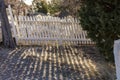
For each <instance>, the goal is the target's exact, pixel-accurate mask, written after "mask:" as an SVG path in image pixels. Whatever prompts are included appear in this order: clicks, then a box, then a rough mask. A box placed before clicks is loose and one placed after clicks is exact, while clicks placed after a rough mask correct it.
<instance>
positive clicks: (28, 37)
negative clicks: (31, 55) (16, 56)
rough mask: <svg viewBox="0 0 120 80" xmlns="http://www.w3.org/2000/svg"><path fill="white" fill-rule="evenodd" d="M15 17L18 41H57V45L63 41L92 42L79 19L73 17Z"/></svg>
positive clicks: (33, 42)
mask: <svg viewBox="0 0 120 80" xmlns="http://www.w3.org/2000/svg"><path fill="white" fill-rule="evenodd" d="M17 19H18V20H16V21H18V26H16V29H17V36H19V39H20V40H19V41H22V40H25V41H26V42H27V41H28V42H29V41H30V44H37V42H43V41H44V42H51V41H52V42H53V41H54V42H56V41H57V42H58V43H59V45H62V44H63V42H72V43H73V44H77V43H78V42H82V43H83V44H85V43H86V42H87V43H90V42H92V41H91V40H90V39H88V38H87V37H86V36H87V34H86V31H84V30H82V28H81V26H80V25H79V20H77V19H75V18H67V17H66V18H62V19H60V18H58V17H50V16H39V17H35V16H29V17H28V16H18V18H17ZM36 41H37V42H36ZM18 43H20V42H18Z"/></svg>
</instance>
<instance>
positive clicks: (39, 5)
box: [36, 1, 48, 14]
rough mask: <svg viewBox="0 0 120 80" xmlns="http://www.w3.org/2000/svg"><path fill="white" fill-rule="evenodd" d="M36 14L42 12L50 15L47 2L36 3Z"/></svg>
mask: <svg viewBox="0 0 120 80" xmlns="http://www.w3.org/2000/svg"><path fill="white" fill-rule="evenodd" d="M36 12H41V13H44V14H47V13H48V5H47V4H46V2H44V1H41V2H37V3H36Z"/></svg>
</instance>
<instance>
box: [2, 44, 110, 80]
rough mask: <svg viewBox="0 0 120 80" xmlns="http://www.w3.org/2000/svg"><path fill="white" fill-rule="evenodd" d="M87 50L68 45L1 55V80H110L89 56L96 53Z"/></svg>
mask: <svg viewBox="0 0 120 80" xmlns="http://www.w3.org/2000/svg"><path fill="white" fill-rule="evenodd" d="M93 49H94V48H93ZM87 50H88V47H85V46H79V47H77V46H68V45H67V46H60V47H58V46H49V45H48V46H46V45H44V46H41V47H22V48H18V49H15V50H9V49H5V50H3V51H0V57H2V58H3V59H1V62H0V80H108V79H109V77H107V78H104V79H103V78H102V75H101V73H100V72H99V71H98V69H97V67H98V66H97V65H96V64H95V61H93V60H92V58H91V56H89V55H91V54H96V52H94V51H93V50H92V51H93V52H94V53H87ZM94 56H95V55H94ZM97 57H98V56H97ZM98 60H99V59H98ZM109 80H110V79H109Z"/></svg>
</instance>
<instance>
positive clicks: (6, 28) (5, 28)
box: [0, 0, 15, 48]
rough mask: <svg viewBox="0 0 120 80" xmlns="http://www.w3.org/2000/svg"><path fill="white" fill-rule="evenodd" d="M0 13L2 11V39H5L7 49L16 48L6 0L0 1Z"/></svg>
mask: <svg viewBox="0 0 120 80" xmlns="http://www.w3.org/2000/svg"><path fill="white" fill-rule="evenodd" d="M0 8H1V9H0V11H1V18H2V19H1V25H2V26H1V28H2V36H3V37H2V38H3V44H4V46H5V47H8V48H15V42H14V40H13V38H12V33H11V27H10V24H9V21H8V17H7V13H6V7H5V3H4V0H1V1H0Z"/></svg>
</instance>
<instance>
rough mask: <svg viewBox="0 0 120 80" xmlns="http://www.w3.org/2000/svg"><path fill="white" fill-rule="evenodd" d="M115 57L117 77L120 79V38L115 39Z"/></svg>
mask: <svg viewBox="0 0 120 80" xmlns="http://www.w3.org/2000/svg"><path fill="white" fill-rule="evenodd" d="M114 59H115V66H116V77H117V80H120V39H119V40H115V41H114Z"/></svg>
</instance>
